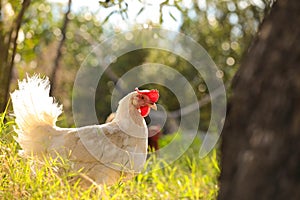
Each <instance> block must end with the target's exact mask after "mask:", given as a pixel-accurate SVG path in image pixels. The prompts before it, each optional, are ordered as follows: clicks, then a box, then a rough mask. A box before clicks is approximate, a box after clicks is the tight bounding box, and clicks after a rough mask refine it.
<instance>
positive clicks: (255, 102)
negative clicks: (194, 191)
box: [219, 0, 300, 200]
mask: <svg viewBox="0 0 300 200" xmlns="http://www.w3.org/2000/svg"><path fill="white" fill-rule="evenodd" d="M222 134H223V135H222V147H221V148H222V158H221V167H222V170H221V176H220V193H219V199H220V200H225V199H226V200H235V199H238V200H241V199H251V200H254V199H268V200H269V199H284V200H285V199H289V200H290V199H300V1H299V0H278V1H277V2H276V3H275V5H274V7H273V8H272V10H271V13H270V15H269V16H267V17H266V18H265V20H264V22H263V24H262V26H261V28H260V31H259V34H258V36H257V38H256V39H255V40H254V42H253V44H252V46H251V48H250V50H249V52H248V53H247V55H246V57H245V59H244V60H243V62H242V65H241V67H240V70H239V71H238V73H237V75H236V77H235V79H234V81H233V96H232V98H231V99H230V108H229V112H228V116H227V119H226V122H225V127H224V130H223V133H222Z"/></svg>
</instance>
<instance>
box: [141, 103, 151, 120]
mask: <svg viewBox="0 0 300 200" xmlns="http://www.w3.org/2000/svg"><path fill="white" fill-rule="evenodd" d="M140 111H141V115H142V117H146V116H147V115H149V113H150V107H149V106H142V107H140Z"/></svg>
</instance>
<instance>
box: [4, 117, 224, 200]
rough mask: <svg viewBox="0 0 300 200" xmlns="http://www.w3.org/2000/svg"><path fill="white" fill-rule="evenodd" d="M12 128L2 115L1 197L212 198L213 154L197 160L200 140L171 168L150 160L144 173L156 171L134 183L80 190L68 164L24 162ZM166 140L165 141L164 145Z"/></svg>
mask: <svg viewBox="0 0 300 200" xmlns="http://www.w3.org/2000/svg"><path fill="white" fill-rule="evenodd" d="M13 125H14V121H13V119H12V118H9V117H7V115H4V114H2V115H1V116H0V199H9V200H10V199H101V198H103V199H205V200H206V199H216V196H217V192H218V186H217V177H218V175H219V168H218V160H217V152H216V150H214V151H213V152H211V153H210V154H209V155H208V156H207V157H205V158H204V159H199V158H198V150H199V141H198V140H196V141H194V143H193V144H192V146H191V148H189V149H188V151H187V152H186V153H185V154H184V155H183V156H182V157H181V158H180V159H178V160H176V161H175V162H174V163H172V164H167V163H165V162H164V161H158V160H157V159H156V157H155V156H152V157H150V159H148V161H147V166H146V167H145V169H146V168H147V169H155V168H157V170H152V171H151V170H145V172H143V173H142V174H140V175H138V176H137V177H135V178H134V179H133V180H132V181H127V182H125V183H121V182H120V183H118V184H116V185H114V186H111V187H105V186H104V187H102V188H99V187H97V186H91V187H90V188H82V187H81V186H80V182H79V180H77V181H76V179H75V180H74V179H73V178H74V177H76V176H80V172H73V171H71V170H70V165H69V163H68V162H67V161H65V160H63V159H61V158H57V159H50V158H46V159H45V161H43V162H42V164H41V163H39V164H38V163H37V162H36V161H35V162H34V160H33V159H25V158H22V157H21V156H20V155H19V154H18V150H19V149H20V148H19V146H18V144H17V143H16V142H15V140H14V138H13V136H15V135H16V134H15V132H14V131H13ZM170 137H171V136H167V137H166V138H163V139H162V144H163V143H164V142H165V141H169V140H170ZM33 163H35V164H33ZM37 165H38V166H39V167H36V166H37ZM161 166H163V168H161ZM58 170H59V171H60V173H59V175H58V173H57V171H58Z"/></svg>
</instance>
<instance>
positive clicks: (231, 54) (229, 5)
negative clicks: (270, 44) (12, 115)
mask: <svg viewBox="0 0 300 200" xmlns="http://www.w3.org/2000/svg"><path fill="white" fill-rule="evenodd" d="M0 2H1V10H2V12H1V22H0V30H1V32H0V34H1V38H0V39H1V43H0V53H1V57H0V63H1V72H0V73H1V75H0V82H1V91H0V94H1V95H0V96H1V101H0V105H1V112H2V111H3V110H4V109H5V106H6V105H7V101H8V99H9V95H8V94H9V92H11V91H12V90H14V89H15V88H16V83H17V79H22V78H24V77H25V76H26V73H28V74H33V73H40V74H43V75H46V76H49V78H50V80H51V84H52V90H51V93H52V95H54V96H55V97H56V99H57V100H58V101H59V102H60V103H61V104H63V106H64V115H63V116H62V117H61V120H60V123H61V124H60V125H61V126H72V125H73V124H74V122H73V118H72V88H73V84H74V79H75V76H76V73H77V70H78V69H79V68H80V65H81V63H82V62H83V61H84V59H85V58H86V57H87V56H88V54H89V53H90V52H91V50H92V49H93V48H94V46H96V45H97V44H99V43H101V42H102V41H103V40H105V39H106V38H108V37H110V36H112V35H113V34H116V33H122V32H126V31H128V30H133V29H136V30H141V29H151V28H154V27H160V28H165V29H168V30H172V31H178V32H182V33H184V34H186V35H187V36H189V37H191V38H193V39H194V40H195V41H197V42H198V43H199V44H200V45H201V46H202V47H203V48H204V49H205V50H206V51H207V52H208V54H209V55H210V56H211V58H212V59H213V61H214V62H215V63H216V65H217V67H218V68H219V71H218V72H217V73H216V75H215V76H216V77H218V78H220V79H222V80H223V81H224V83H225V87H226V89H227V95H229V96H230V90H229V86H230V83H231V80H232V78H233V75H234V74H235V72H236V71H237V68H238V66H239V65H240V62H241V59H242V57H243V54H244V53H245V51H246V50H247V48H248V47H249V45H250V42H251V39H252V38H253V36H254V35H255V33H256V32H257V30H258V27H259V24H260V22H261V21H262V19H263V17H264V15H265V14H266V13H267V12H269V10H270V6H271V5H270V3H268V1H265V0H224V1H220V0H166V1H161V0H159V1H157V0H155V1H150V0H149V1H147V0H145V1H142V0H106V1H93V0H86V1H79V0H68V1H56V0H48V1H42V0H33V1H29V0H23V2H22V1H12V0H1V1H0ZM144 63H161V64H164V65H167V66H170V67H172V68H174V69H175V70H177V71H178V72H180V73H181V74H182V75H184V76H185V78H186V79H187V80H188V81H189V83H191V85H192V87H193V89H194V91H196V94H197V97H198V99H199V101H201V100H203V101H201V108H200V110H201V116H200V118H201V123H200V125H199V126H200V127H199V128H200V130H201V131H206V130H207V128H208V124H209V120H210V111H211V108H210V98H209V93H208V90H207V86H206V84H205V82H204V80H203V78H202V77H201V75H200V74H199V73H197V71H196V70H195V68H193V67H192V65H191V64H190V63H188V62H187V61H186V60H184V59H182V58H181V57H179V56H177V55H174V54H172V53H170V52H167V51H163V50H158V49H143V50H136V51H132V52H130V53H127V54H125V55H123V56H121V57H118V58H117V59H116V60H115V61H114V63H113V64H111V65H110V66H109V67H108V68H107V69H106V71H105V73H104V75H103V76H102V78H101V80H100V81H99V85H101V87H98V89H97V93H96V111H97V114H98V119H99V122H100V123H104V122H105V119H106V118H107V116H108V115H109V114H110V113H111V112H113V111H114V110H111V106H110V105H111V95H112V92H113V89H114V88H115V84H116V82H117V81H118V78H119V77H121V76H122V75H123V74H125V73H126V72H127V71H129V70H130V69H132V68H134V67H136V66H139V65H142V64H144ZM147 87H152V86H151V85H147ZM155 88H157V89H159V91H160V93H161V94H164V95H161V99H160V102H159V103H160V104H162V106H163V107H164V108H165V109H166V110H168V111H170V112H173V113H176V111H178V109H180V107H179V104H178V101H177V99H176V98H170V97H172V96H174V94H172V92H171V91H169V90H168V88H165V87H164V86H159V85H155ZM179 120H180V115H174V116H173V117H172V118H169V119H168V123H167V124H166V125H165V126H164V127H163V129H164V131H163V132H164V133H171V132H174V131H176V126H177V124H178V122H179Z"/></svg>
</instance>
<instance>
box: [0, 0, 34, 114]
mask: <svg viewBox="0 0 300 200" xmlns="http://www.w3.org/2000/svg"><path fill="white" fill-rule="evenodd" d="M30 1H31V0H23V3H22V7H21V10H20V12H19V13H18V15H17V16H16V18H15V20H14V21H13V24H12V26H11V27H9V29H8V30H6V29H7V27H5V24H4V23H3V20H4V17H5V16H3V15H2V1H0V12H1V16H0V17H1V18H0V70H1V73H0V85H1V87H0V113H1V112H3V111H4V110H5V108H6V104H7V100H8V95H9V85H10V80H11V74H12V68H13V66H14V59H15V55H16V50H17V39H18V34H19V30H20V27H21V24H22V19H23V16H24V13H25V11H26V9H27V8H28V6H29V4H30Z"/></svg>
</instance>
